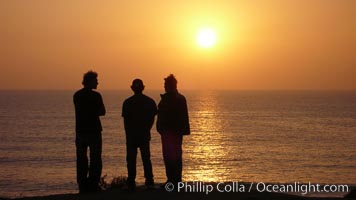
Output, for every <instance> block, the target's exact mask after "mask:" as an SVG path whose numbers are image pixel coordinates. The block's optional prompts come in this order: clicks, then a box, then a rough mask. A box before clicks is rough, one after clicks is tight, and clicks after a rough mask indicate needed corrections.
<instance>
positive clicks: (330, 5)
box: [0, 0, 356, 90]
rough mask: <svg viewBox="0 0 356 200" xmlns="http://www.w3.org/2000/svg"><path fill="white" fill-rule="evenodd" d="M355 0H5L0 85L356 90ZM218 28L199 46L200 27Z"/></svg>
mask: <svg viewBox="0 0 356 200" xmlns="http://www.w3.org/2000/svg"><path fill="white" fill-rule="evenodd" d="M355 8H356V1H355V0H342V1H337V0H298V1H297V0H295V1H292V0H291V1H285V0H272V1H264V0H260V1H258V0H256V1H248V0H244V1H242V0H241V1H238V0H232V1H222V0H211V1H207V0H204V1H203V0H202V1H192V0H190V1H183V0H180V1H178V0H177V1H173V0H172V1H167V0H155V1H146V0H142V1H119V0H112V1H109V0H108V1H99V0H98V1H90V0H50V1H48V0H27V1H23V0H3V1H0V67H1V79H0V89H77V88H80V87H81V79H82V75H83V73H84V72H86V71H87V70H89V69H92V70H94V71H97V72H98V73H99V83H100V84H99V89H129V85H130V84H131V81H132V79H134V78H142V79H143V80H144V82H145V85H146V88H147V89H163V88H162V87H163V78H164V77H165V76H167V75H168V74H170V73H173V74H175V75H176V77H177V78H178V84H179V85H178V87H180V88H181V89H237V90H239V89H353V90H355V89H356V56H355V55H356V12H355ZM207 26H208V27H211V28H214V29H215V31H216V32H217V44H216V45H215V46H214V47H213V48H210V49H203V48H200V47H198V46H197V44H196V41H195V37H196V34H197V32H198V30H199V28H201V27H207Z"/></svg>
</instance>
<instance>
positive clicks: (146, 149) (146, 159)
mask: <svg viewBox="0 0 356 200" xmlns="http://www.w3.org/2000/svg"><path fill="white" fill-rule="evenodd" d="M137 148H139V149H140V152H141V158H142V163H143V170H144V175H145V179H146V184H148V183H151V182H153V172H152V163H151V153H150V141H144V142H139V143H137V142H127V143H126V161H127V172H128V178H127V179H128V182H133V183H134V182H135V179H136V158H137Z"/></svg>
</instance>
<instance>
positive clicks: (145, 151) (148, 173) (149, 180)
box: [140, 141, 154, 186]
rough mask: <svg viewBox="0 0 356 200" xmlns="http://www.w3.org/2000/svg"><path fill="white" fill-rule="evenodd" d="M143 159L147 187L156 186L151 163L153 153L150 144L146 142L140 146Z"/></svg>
mask: <svg viewBox="0 0 356 200" xmlns="http://www.w3.org/2000/svg"><path fill="white" fill-rule="evenodd" d="M140 152H141V158H142V163H143V170H144V175H145V179H146V181H145V185H146V186H151V185H153V184H154V181H153V172H152V163H151V153H150V142H149V141H147V142H144V143H142V144H141V145H140Z"/></svg>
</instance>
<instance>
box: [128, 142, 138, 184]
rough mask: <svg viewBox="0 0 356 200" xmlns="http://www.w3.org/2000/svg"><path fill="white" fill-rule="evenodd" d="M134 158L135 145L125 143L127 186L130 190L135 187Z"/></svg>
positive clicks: (135, 153)
mask: <svg viewBox="0 0 356 200" xmlns="http://www.w3.org/2000/svg"><path fill="white" fill-rule="evenodd" d="M136 157H137V145H136V144H133V143H126V162H127V174H128V177H127V185H128V187H129V188H130V189H134V188H135V186H136V183H135V179H136Z"/></svg>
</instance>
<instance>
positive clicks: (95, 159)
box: [89, 134, 102, 191]
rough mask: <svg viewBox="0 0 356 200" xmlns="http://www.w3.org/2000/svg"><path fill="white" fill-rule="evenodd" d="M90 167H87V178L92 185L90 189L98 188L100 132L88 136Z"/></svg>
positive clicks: (100, 149) (100, 164)
mask: <svg viewBox="0 0 356 200" xmlns="http://www.w3.org/2000/svg"><path fill="white" fill-rule="evenodd" d="M90 140H91V141H90V145H89V148H90V168H89V180H90V184H91V187H92V190H94V191H95V190H98V189H99V187H98V186H99V182H100V178H101V170H102V159H101V153H102V140H101V134H99V135H93V136H92V137H91V138H90Z"/></svg>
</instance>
